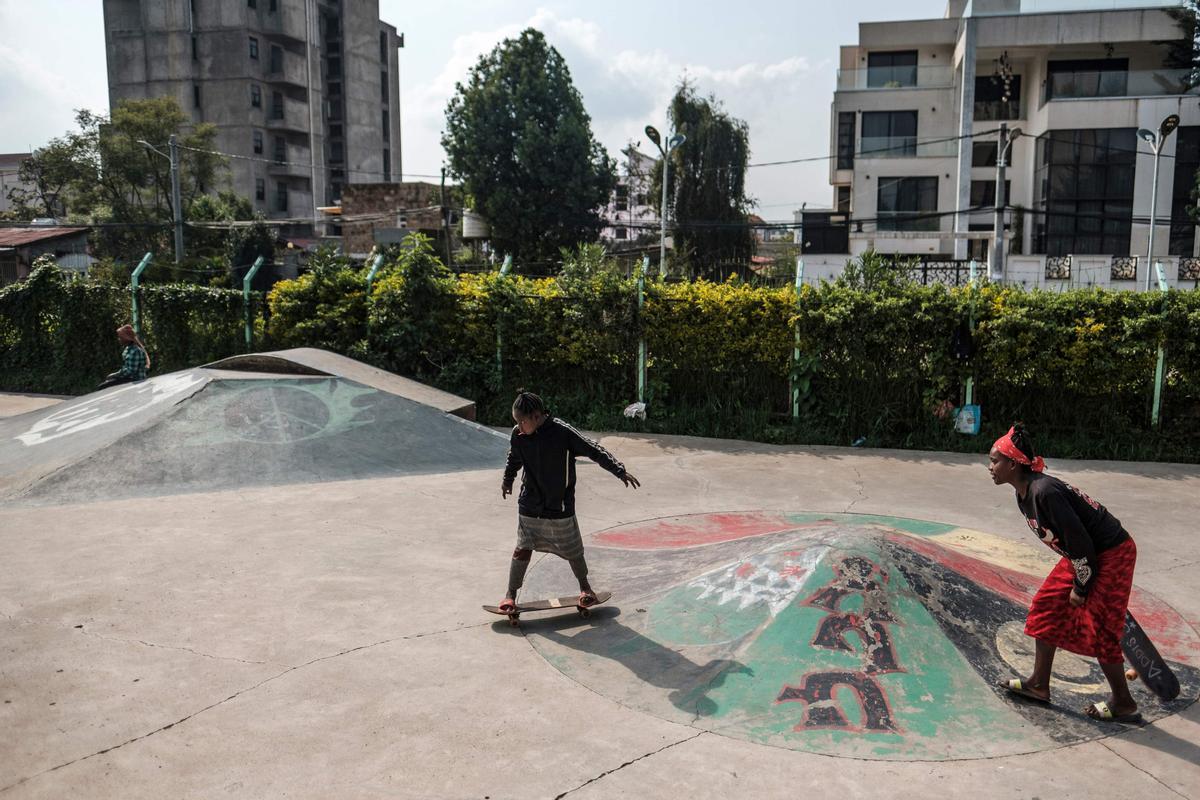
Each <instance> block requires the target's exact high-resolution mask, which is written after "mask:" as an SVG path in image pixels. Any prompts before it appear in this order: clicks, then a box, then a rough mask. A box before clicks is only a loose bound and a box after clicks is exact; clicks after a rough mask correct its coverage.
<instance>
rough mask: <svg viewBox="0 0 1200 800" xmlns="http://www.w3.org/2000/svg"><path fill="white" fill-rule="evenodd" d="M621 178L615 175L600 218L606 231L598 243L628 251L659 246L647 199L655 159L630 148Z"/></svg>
mask: <svg viewBox="0 0 1200 800" xmlns="http://www.w3.org/2000/svg"><path fill="white" fill-rule="evenodd" d="M621 153H622V154H623V155H624V156H625V163H624V165H623V167H622V170H621V171H622V172H623V174H618V175H617V186H616V188H615V189H614V190H613V196H612V198H611V199H610V200H609V202H608V205H607V206H605V208H604V210H603V212H602V214H603V218H604V223H605V228H604V229H603V230H602V231H601V232H600V239H601V241H603V242H604V243H605V245H607V246H608V247H609V248H610V249H612V250H627V249H634V248H636V247H639V246H643V245H645V244H647V243H650V242H655V243H657V242H658V236H659V231H658V226H659V216H658V212H657V211H655V210H654V206H653V205H652V200H651V197H650V188H651V187H650V174H651V172H652V171H653V169H654V165H655V164H656V163H657V161H658V159H655V158H652V157H651V156H648V155H646V154H645V153H643V152H641V151H639V150H637V149H636V148H635V147H634V146H633V145H629V146H628V147H626V148H625V149H624V150H622V151H621Z"/></svg>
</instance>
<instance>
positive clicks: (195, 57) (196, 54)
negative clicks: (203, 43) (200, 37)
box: [192, 34, 200, 61]
mask: <svg viewBox="0 0 1200 800" xmlns="http://www.w3.org/2000/svg"><path fill="white" fill-rule="evenodd" d="M199 60H200V48H199V44H198V42H197V41H196V34H192V61H199Z"/></svg>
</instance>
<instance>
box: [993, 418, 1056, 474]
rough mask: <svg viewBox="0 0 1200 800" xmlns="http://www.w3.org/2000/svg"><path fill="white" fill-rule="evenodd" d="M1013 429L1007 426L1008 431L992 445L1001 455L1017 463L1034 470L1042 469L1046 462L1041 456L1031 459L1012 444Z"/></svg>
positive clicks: (1039, 470)
mask: <svg viewBox="0 0 1200 800" xmlns="http://www.w3.org/2000/svg"><path fill="white" fill-rule="evenodd" d="M1014 430H1015V429H1014V428H1009V429H1008V433H1006V434H1004V435H1003V436H1001V437H1000V438H999V439H997V440H996V443H995V444H993V445H992V447H994V448H996V449H997V450H999V451H1000V453H1001V454H1002V455H1005V456H1008V457H1009V458H1011V459H1012V460H1013V461H1015V462H1017V463H1018V464H1024V465H1025V466H1027V467H1029V468H1030V469H1031V470H1033V471H1034V472H1041V471H1042V470H1044V469H1045V468H1046V462H1045V461H1043V460H1042V457H1041V456H1037V457H1035V458H1034V459H1033V460H1032V461H1031V460H1030V459H1029V456H1027V455H1025V454H1024V453H1022V452H1021V449H1020V448H1019V447H1017V446H1016V445H1015V444H1013V440H1012V435H1013V431H1014Z"/></svg>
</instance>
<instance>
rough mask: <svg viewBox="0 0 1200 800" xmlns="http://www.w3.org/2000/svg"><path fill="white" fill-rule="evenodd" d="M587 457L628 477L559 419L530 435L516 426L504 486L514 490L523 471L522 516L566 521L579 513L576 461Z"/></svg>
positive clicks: (549, 419) (596, 446) (608, 455)
mask: <svg viewBox="0 0 1200 800" xmlns="http://www.w3.org/2000/svg"><path fill="white" fill-rule="evenodd" d="M577 456H585V457H587V458H590V459H591V460H592V461H595V462H596V463H597V464H599V465H600V466H602V467H604V469H606V470H608V471H609V472H611V473H612V474H613V475H616V476H617V477H618V478H624V477H625V465H624V464H622V463H621V462H620V461H617V459H616V458H614V457H613V454H612V453H610V452H608V451H607V450H605V449H604V448H603V447H601V446H600V445H599V444H597V443H596V442H593V441H592V440H591V439H589V438H587V437H586V436H584V435H583V434H581V433H580V432H579V431H577V430H575V429H574V428H572V427H571V426H570V425H568V424H567V423H566V422H563V421H562V420H561V419H558V418H557V417H547V418H546V420H545V421H544V422H543V423H542V424H541V425H540V426H538V428H537V430H535V431H534V432H533V433H531V434H529V435H525V434H523V433H521V430H520V428H518V427H516V426H513V431H512V437H511V438H510V439H509V443H508V462H507V463H506V464H505V465H504V486H505V487H506V488H510V489H511V488H512V484H513V480H514V479H515V478H516V477H517V471H518V470H523V471H522V472H521V494H520V497H519V499H518V501H517V506H518V508H519V509H520V513H522V514H524V515H525V516H527V517H542V518H544V519H566V518H567V517H571V516H574V514H575V458H576V457H577Z"/></svg>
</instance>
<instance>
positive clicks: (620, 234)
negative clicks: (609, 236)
mask: <svg viewBox="0 0 1200 800" xmlns="http://www.w3.org/2000/svg"><path fill="white" fill-rule="evenodd" d="M613 233H614V235H615V236H616V238H618V239H628V238H629V229H628V228H614V229H613Z"/></svg>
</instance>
